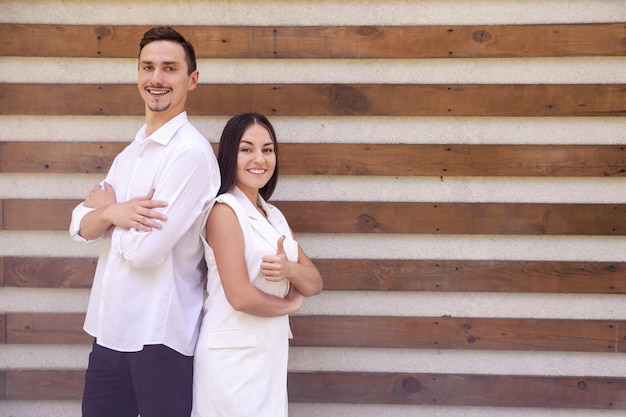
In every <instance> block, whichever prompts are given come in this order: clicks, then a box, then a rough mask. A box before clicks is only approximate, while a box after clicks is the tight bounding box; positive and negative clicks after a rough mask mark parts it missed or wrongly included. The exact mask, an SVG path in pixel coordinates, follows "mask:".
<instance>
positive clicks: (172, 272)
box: [70, 112, 220, 356]
mask: <svg viewBox="0 0 626 417" xmlns="http://www.w3.org/2000/svg"><path fill="white" fill-rule="evenodd" d="M105 181H106V182H108V183H109V184H111V185H112V186H113V189H114V190H115V195H116V198H117V201H118V203H119V202H125V201H128V200H130V199H132V198H135V197H142V196H146V195H148V194H149V193H150V191H151V190H152V189H154V190H155V191H154V197H153V199H154V200H161V201H166V202H167V203H168V205H167V207H164V208H159V209H157V210H159V211H161V212H162V213H164V214H165V215H166V216H167V220H166V221H163V222H162V225H163V227H162V229H153V230H152V231H151V232H141V231H138V230H136V229H124V228H121V227H116V228H115V230H114V232H113V234H112V236H111V238H110V239H109V238H108V234H107V233H105V234H103V236H101V237H100V238H99V239H96V240H93V241H91V242H95V241H101V249H100V256H99V259H98V265H97V268H96V273H95V277H94V282H93V286H92V290H91V296H90V299H89V306H88V309H87V316H86V318H85V326H84V329H85V331H86V332H87V333H89V334H90V335H92V336H94V337H95V338H96V341H97V343H98V344H99V345H101V346H104V347H107V348H110V349H114V350H117V351H122V352H135V351H139V350H141V349H142V348H143V346H144V345H152V344H163V345H166V346H168V347H170V348H172V349H174V350H176V351H178V352H180V353H182V354H184V355H188V356H191V355H193V352H194V347H195V344H196V340H197V337H198V329H199V322H200V317H201V310H202V303H203V292H204V291H203V285H202V275H203V272H204V261H203V247H202V243H201V240H200V234H201V231H202V228H203V226H204V224H203V218H204V213H205V211H206V208H207V207H208V203H209V202H210V201H211V200H212V199H213V197H215V194H217V190H218V189H219V185H220V174H219V168H218V164H217V160H216V158H215V154H214V152H213V149H212V148H211V145H210V144H209V142H208V141H207V140H206V138H205V137H204V136H203V135H202V134H201V133H200V132H199V131H198V130H196V128H195V127H193V125H191V123H189V121H188V119H187V114H186V113H185V112H183V113H181V114H179V115H178V116H176V117H174V118H173V119H172V120H170V121H169V122H168V123H166V124H165V125H164V126H162V127H161V128H160V129H159V130H157V131H156V132H154V133H153V134H152V135H150V136H149V137H147V136H146V126H144V127H143V128H142V129H141V130H140V131H139V132H138V133H137V135H136V137H135V140H134V141H133V142H132V143H131V144H130V145H128V146H127V147H126V148H125V149H124V150H123V151H122V152H121V153H120V154H119V155H118V156H117V157H116V158H115V160H114V162H113V164H112V166H111V169H110V171H109V173H108V175H107V177H106V179H105ZM91 210H93V209H91V208H88V207H85V205H84V203H81V204H79V205H78V206H77V207H76V208H75V209H74V210H73V212H72V222H71V224H70V235H71V236H72V238H73V239H74V240H77V241H82V242H86V240H85V239H83V238H82V237H81V236H80V235H79V231H80V222H81V219H82V218H83V216H85V215H86V214H87V213H88V212H90V211H91Z"/></svg>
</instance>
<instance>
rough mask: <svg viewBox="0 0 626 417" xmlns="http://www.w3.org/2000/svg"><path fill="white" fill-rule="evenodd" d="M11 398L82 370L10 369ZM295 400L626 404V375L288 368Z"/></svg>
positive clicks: (64, 389) (40, 393) (73, 391)
mask: <svg viewBox="0 0 626 417" xmlns="http://www.w3.org/2000/svg"><path fill="white" fill-rule="evenodd" d="M4 373H5V374H6V385H7V398H6V399H7V400H14V401H15V400H22V401H32V400H79V399H80V398H81V396H82V391H83V384H84V380H85V379H84V378H85V371H84V370H62V369H58V370H7V371H4ZM287 383H288V392H289V402H291V403H327V404H329V403H330V404H332V403H338V404H339V403H348V404H349V403H352V404H409V405H416V406H419V405H428V406H481V407H539V408H566V409H607V410H611V409H613V410H622V409H626V396H625V395H624V391H625V390H626V379H625V378H611V377H589V376H569V377H555V376H516V375H513V376H510V375H477V374H469V375H466V374H434V373H430V374H424V373H402V372H398V373H392V372H389V373H382V372H290V373H289V374H288V377H287Z"/></svg>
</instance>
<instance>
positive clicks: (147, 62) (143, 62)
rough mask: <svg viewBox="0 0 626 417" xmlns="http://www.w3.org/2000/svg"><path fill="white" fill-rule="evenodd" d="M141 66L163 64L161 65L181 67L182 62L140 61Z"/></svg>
mask: <svg viewBox="0 0 626 417" xmlns="http://www.w3.org/2000/svg"><path fill="white" fill-rule="evenodd" d="M139 62H140V63H141V64H143V65H146V64H150V65H155V64H161V65H181V63H180V62H178V61H163V62H153V61H148V60H143V61H139Z"/></svg>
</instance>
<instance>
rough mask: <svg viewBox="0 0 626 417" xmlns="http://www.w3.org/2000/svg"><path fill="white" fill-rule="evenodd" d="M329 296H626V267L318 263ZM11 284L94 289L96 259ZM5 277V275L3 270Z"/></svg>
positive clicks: (66, 261)
mask: <svg viewBox="0 0 626 417" xmlns="http://www.w3.org/2000/svg"><path fill="white" fill-rule="evenodd" d="M314 262H315V265H316V266H317V268H318V269H319V271H320V273H321V274H322V276H323V277H324V290H325V291H333V290H335V291H454V292H469V291H472V292H510V293H563V294H567V293H571V294H626V264H625V263H623V262H559V261H495V260H472V259H469V260H468V259H457V260H455V259H424V260H423V259H358V258H355V259H314ZM2 264H4V275H5V276H6V278H5V285H6V286H7V287H17V288H89V287H90V286H91V283H92V280H93V275H94V272H95V269H96V258H45V257H7V258H0V265H2ZM0 275H2V271H1V270H0Z"/></svg>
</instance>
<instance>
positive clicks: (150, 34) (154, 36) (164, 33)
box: [139, 26, 196, 74]
mask: <svg viewBox="0 0 626 417" xmlns="http://www.w3.org/2000/svg"><path fill="white" fill-rule="evenodd" d="M155 41H170V42H176V43H177V44H179V45H180V46H182V47H183V50H184V51H185V61H187V73H188V74H191V73H192V72H194V71H195V70H196V52H195V51H194V49H193V45H191V44H190V43H189V42H187V40H186V39H185V38H184V37H183V35H181V34H180V33H178V32H177V31H176V30H174V29H173V28H171V27H169V26H160V27H156V28H152V29H150V30H148V31H147V32H146V33H144V34H143V38H141V42H139V54H141V51H142V49H143V47H144V46H146V45H147V44H149V43H150V42H155Z"/></svg>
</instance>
